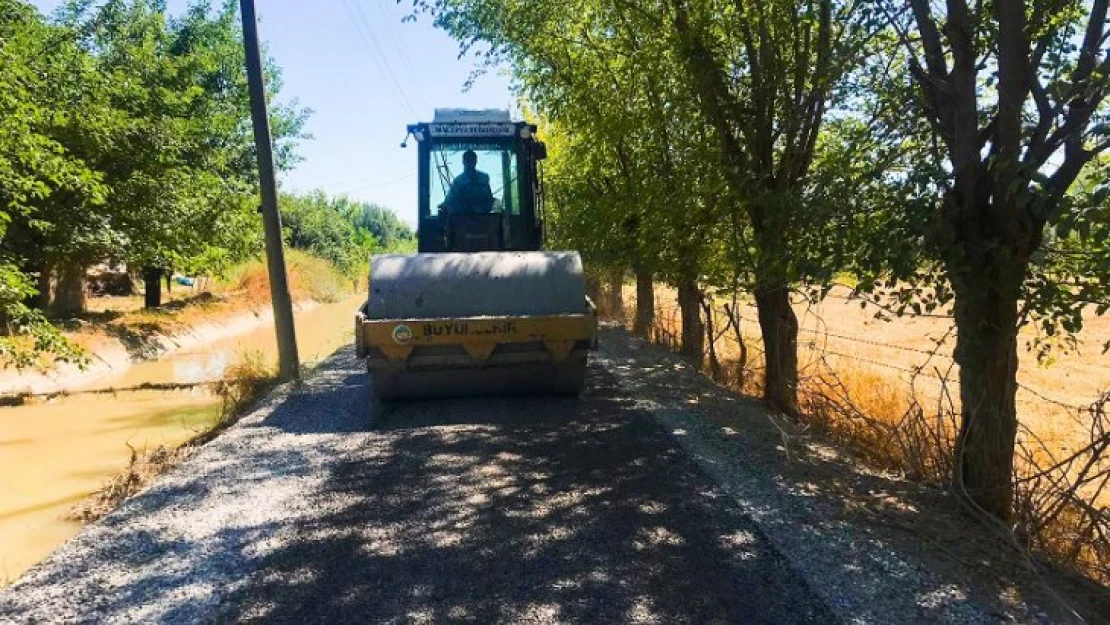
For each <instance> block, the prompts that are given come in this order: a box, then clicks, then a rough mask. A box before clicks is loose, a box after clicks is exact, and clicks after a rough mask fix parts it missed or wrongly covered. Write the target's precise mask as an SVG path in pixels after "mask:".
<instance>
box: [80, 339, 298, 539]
mask: <svg viewBox="0 0 1110 625" xmlns="http://www.w3.org/2000/svg"><path fill="white" fill-rule="evenodd" d="M276 383H277V366H276V365H275V364H273V363H270V362H267V361H266V359H265V357H264V355H263V354H262V353H261V352H250V353H247V354H244V355H243V356H242V357H241V358H240V360H239V362H237V363H236V364H234V365H232V366H230V367H229V368H228V369H227V371H226V373H225V375H224V379H223V380H221V381H220V382H218V383H217V384H215V386H214V388H213V390H214V392H215V393H216V394H217V395H219V396H220V398H221V399H222V400H223V406H222V409H221V411H220V417H219V419H217V420H216V421H215V422H213V423H212V425H211V426H210V427H208V428H207V429H204V430H202V431H200V432H198V433H197V434H196V435H195V436H193V437H192V438H190V439H189V440H188V441H186V442H185V443H183V444H181V445H180V446H179V447H176V448H174V447H167V446H165V445H159V446H158V447H155V448H154V449H144V450H138V449H135V448H134V447H130V445H129V446H128V447H129V448H130V449H131V459H130V461H129V462H128V464H127V467H125V468H124V469H123V470H122V471H120V472H119V473H117V474H116V475H114V476H112V477H111V478H110V479H109V480H108V481H107V482H106V483H105V484H104V487H103V488H101V489H100V490H98V491H96V492H95V493H93V494H91V495H89V496H88V497H86V498H85V499H84V500H82V501H81V502H79V503H78V504H77V505H76V506H74V507H73V508H72V509H71V510H70V511H69V513H68V514H67V515H66V518H68V519H69V520H73V521H81V522H90V521H96V520H97V519H100V518H102V517H103V516H105V515H106V514H108V513H109V512H111V511H112V510H115V509H116V508H117V507H119V505H120V504H122V503H123V502H124V501H126V500H128V499H130V498H131V497H133V496H135V495H137V494H139V493H140V492H142V491H143V490H144V489H146V487H147V486H149V485H150V484H151V483H152V482H154V480H155V479H157V478H158V477H159V476H160V475H163V474H164V473H166V472H167V471H169V470H171V469H173V468H174V467H176V466H177V465H178V464H180V463H181V462H183V461H184V460H185V459H186V458H188V457H189V456H190V455H192V453H193V452H194V451H196V450H197V449H198V448H199V447H200V446H201V445H204V444H205V443H207V442H209V441H211V440H212V439H214V438H215V437H216V436H218V435H219V434H220V433H221V432H223V431H224V430H225V429H227V428H228V427H230V426H231V425H232V424H234V423H235V422H236V421H237V420H238V419H239V417H240V416H241V415H243V414H244V413H246V411H247V410H248V409H249V408H250V407H251V406H252V405H253V404H254V403H255V402H256V401H257V400H258V399H259V398H261V397H262V396H263V395H264V394H265V393H266V392H267V391H269V390H270V389H272V388H273V387H274V385H275V384H276Z"/></svg>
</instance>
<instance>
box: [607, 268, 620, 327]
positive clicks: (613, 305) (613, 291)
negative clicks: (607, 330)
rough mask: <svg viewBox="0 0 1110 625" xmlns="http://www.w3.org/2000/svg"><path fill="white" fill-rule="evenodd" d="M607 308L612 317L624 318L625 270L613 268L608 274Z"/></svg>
mask: <svg viewBox="0 0 1110 625" xmlns="http://www.w3.org/2000/svg"><path fill="white" fill-rule="evenodd" d="M605 277H606V279H607V280H606V281H607V282H608V284H607V285H606V286H607V287H608V288H607V290H606V296H607V297H606V306H605V307H606V308H607V309H608V310H609V315H610V316H611V317H614V318H617V319H621V318H623V317H624V268H623V267H612V268H610V269H609V271H608V272H606V276H605Z"/></svg>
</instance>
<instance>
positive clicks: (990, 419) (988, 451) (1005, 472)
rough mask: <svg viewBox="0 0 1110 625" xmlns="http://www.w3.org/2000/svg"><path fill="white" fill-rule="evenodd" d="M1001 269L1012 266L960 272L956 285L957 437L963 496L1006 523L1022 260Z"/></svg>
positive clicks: (1010, 500)
mask: <svg viewBox="0 0 1110 625" xmlns="http://www.w3.org/2000/svg"><path fill="white" fill-rule="evenodd" d="M988 256H989V255H988ZM988 262H990V260H988ZM994 262H995V263H999V262H1000V261H999V260H997V259H994ZM1003 264H1007V265H1010V266H1009V267H1004V268H1003V269H1002V271H998V270H971V271H963V272H960V274H957V275H958V276H959V277H957V278H955V279H954V280H953V286H954V287H955V294H956V300H955V307H954V313H955V319H956V337H957V338H956V349H955V354H954V357H955V360H956V363H957V364H959V366H960V432H959V436H958V437H957V439H956V450H955V451H956V474H955V476H954V479H955V490H956V493H957V494H958V495H959V496H961V497H965V498H968V499H970V500H971V501H972V502H974V504H976V505H977V506H978V507H980V508H982V509H983V510H985V511H986V512H988V513H989V514H991V515H993V516H995V517H997V518H999V519H1002V520H1008V519H1010V517H1011V516H1012V514H1013V499H1014V488H1013V468H1014V443H1015V438H1016V436H1017V409H1016V406H1015V403H1014V401H1015V395H1016V394H1017V368H1018V352H1017V316H1018V313H1017V310H1018V297H1019V296H1020V292H1021V282H1022V280H1021V277H1022V276H1023V275H1024V263H1021V262H1016V263H1015V262H1006V263H1003ZM954 277H955V276H954Z"/></svg>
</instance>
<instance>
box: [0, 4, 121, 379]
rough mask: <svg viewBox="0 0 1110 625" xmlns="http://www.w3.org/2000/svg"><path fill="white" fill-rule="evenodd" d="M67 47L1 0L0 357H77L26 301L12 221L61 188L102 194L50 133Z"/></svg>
mask: <svg viewBox="0 0 1110 625" xmlns="http://www.w3.org/2000/svg"><path fill="white" fill-rule="evenodd" d="M65 50H66V47H65V45H64V42H60V41H58V33H57V32H56V30H55V29H52V28H50V27H49V26H47V25H46V24H45V23H44V22H43V20H42V19H41V18H40V17H39V16H38V14H37V13H36V12H35V11H34V10H33V9H32V8H30V7H29V6H27V5H25V4H24V3H22V2H16V1H13V0H0V326H2V327H0V360H2V361H3V362H4V364H5V366H7V365H9V364H14V365H15V366H16V367H19V368H23V367H26V366H30V365H33V364H35V363H37V362H38V360H39V358H40V357H41V356H42V355H44V354H53V355H54V356H55V357H56V358H59V359H62V360H70V361H74V360H77V361H80V360H81V356H80V352H79V350H77V349H75V348H74V347H73V346H71V345H69V344H68V343H66V342H65V341H64V339H62V337H61V335H60V334H59V333H58V332H57V330H55V329H54V327H53V326H51V325H50V324H48V323H47V322H46V320H45V319H44V318H43V317H42V315H41V314H39V313H37V312H35V311H33V310H32V309H31V308H30V307H29V306H28V302H29V301H30V300H32V299H33V298H34V297H35V296H36V295H37V292H36V289H35V288H34V287H33V286H32V284H31V280H30V279H29V276H28V275H27V274H25V273H24V271H23V270H25V269H31V270H38V271H42V267H28V266H27V258H26V257H25V256H23V254H21V253H20V252H23V251H26V248H21V247H20V246H19V245H18V241H16V242H15V245H13V236H12V232H11V231H10V230H11V226H12V224H13V222H14V223H25V222H28V221H35V220H39V219H40V218H41V214H40V207H41V202H42V201H43V200H45V199H46V198H49V197H51V196H53V195H58V194H64V195H66V196H67V197H70V198H73V201H74V203H75V204H76V205H78V206H82V205H84V204H86V203H88V204H93V203H96V202H99V201H100V200H102V198H103V186H102V185H101V184H100V177H99V176H98V175H97V174H96V172H94V171H92V170H91V169H90V168H89V167H88V166H87V164H85V163H84V162H82V161H81V160H80V159H77V158H75V157H74V156H73V155H72V154H69V153H67V151H66V150H65V147H64V146H63V145H61V144H60V143H59V142H58V141H57V140H56V139H55V138H54V137H53V134H54V131H55V130H56V128H57V126H58V124H59V118H60V117H62V115H61V114H60V113H59V112H58V111H56V110H54V109H53V108H52V107H51V106H50V103H51V99H50V94H51V93H52V90H53V89H54V88H55V83H54V80H55V79H59V78H61V77H62V76H63V75H64V72H61V71H59V70H60V69H61V65H60V64H59V62H58V56H57V55H58V54H62V53H63V51H65Z"/></svg>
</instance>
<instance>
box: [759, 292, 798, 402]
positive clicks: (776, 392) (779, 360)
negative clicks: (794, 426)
mask: <svg viewBox="0 0 1110 625" xmlns="http://www.w3.org/2000/svg"><path fill="white" fill-rule="evenodd" d="M755 305H756V309H757V310H758V312H759V328H760V330H761V331H762V332H763V350H764V357H765V361H766V362H765V368H764V382H763V398H764V399H766V400H767V401H768V402H770V403H771V405H772V406H774V407H775V408H777V409H778V410H781V411H782V412H784V413H786V414H797V412H798V317H797V316H796V315H795V314H794V309H793V308H792V307H791V306H790V288H789V286H788V285H786V284H785V283H781V282H779V283H771V284H762V285H757V286H756V289H755Z"/></svg>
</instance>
